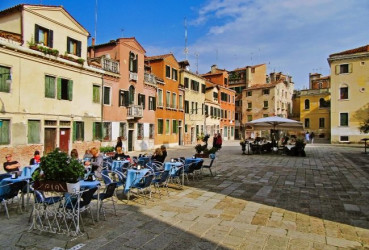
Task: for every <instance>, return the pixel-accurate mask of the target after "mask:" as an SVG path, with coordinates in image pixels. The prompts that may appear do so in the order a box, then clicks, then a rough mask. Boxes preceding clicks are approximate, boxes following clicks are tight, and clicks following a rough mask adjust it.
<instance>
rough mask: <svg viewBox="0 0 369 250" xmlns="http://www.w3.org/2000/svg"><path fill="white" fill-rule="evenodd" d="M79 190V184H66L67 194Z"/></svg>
mask: <svg viewBox="0 0 369 250" xmlns="http://www.w3.org/2000/svg"><path fill="white" fill-rule="evenodd" d="M80 189H81V184H80V183H79V182H76V183H67V190H68V193H77V192H79V190H80Z"/></svg>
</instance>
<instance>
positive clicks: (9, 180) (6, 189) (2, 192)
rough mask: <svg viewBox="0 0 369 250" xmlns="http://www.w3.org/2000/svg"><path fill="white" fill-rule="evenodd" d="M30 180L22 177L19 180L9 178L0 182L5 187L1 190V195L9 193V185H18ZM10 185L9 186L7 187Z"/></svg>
mask: <svg viewBox="0 0 369 250" xmlns="http://www.w3.org/2000/svg"><path fill="white" fill-rule="evenodd" d="M29 179H30V178H26V177H21V176H19V177H18V178H15V179H12V178H11V177H8V178H4V179H2V180H1V182H0V186H4V187H1V188H0V195H2V194H4V193H7V192H8V190H9V186H10V185H8V184H11V183H17V182H21V181H28V180H29ZM6 185H8V186H6Z"/></svg>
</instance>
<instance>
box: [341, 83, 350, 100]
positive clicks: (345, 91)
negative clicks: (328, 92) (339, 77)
mask: <svg viewBox="0 0 369 250" xmlns="http://www.w3.org/2000/svg"><path fill="white" fill-rule="evenodd" d="M340 99H341V100H345V99H348V87H347V86H342V87H340Z"/></svg>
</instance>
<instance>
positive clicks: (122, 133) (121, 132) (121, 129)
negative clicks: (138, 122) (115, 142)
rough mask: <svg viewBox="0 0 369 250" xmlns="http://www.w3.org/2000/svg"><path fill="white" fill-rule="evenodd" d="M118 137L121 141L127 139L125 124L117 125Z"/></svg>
mask: <svg viewBox="0 0 369 250" xmlns="http://www.w3.org/2000/svg"><path fill="white" fill-rule="evenodd" d="M119 136H120V137H121V139H122V140H126V139H127V123H125V122H120V123H119Z"/></svg>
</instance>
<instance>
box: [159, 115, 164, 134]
mask: <svg viewBox="0 0 369 250" xmlns="http://www.w3.org/2000/svg"><path fill="white" fill-rule="evenodd" d="M163 127H164V123H163V119H158V134H160V135H162V134H163V131H164V128H163Z"/></svg>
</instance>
